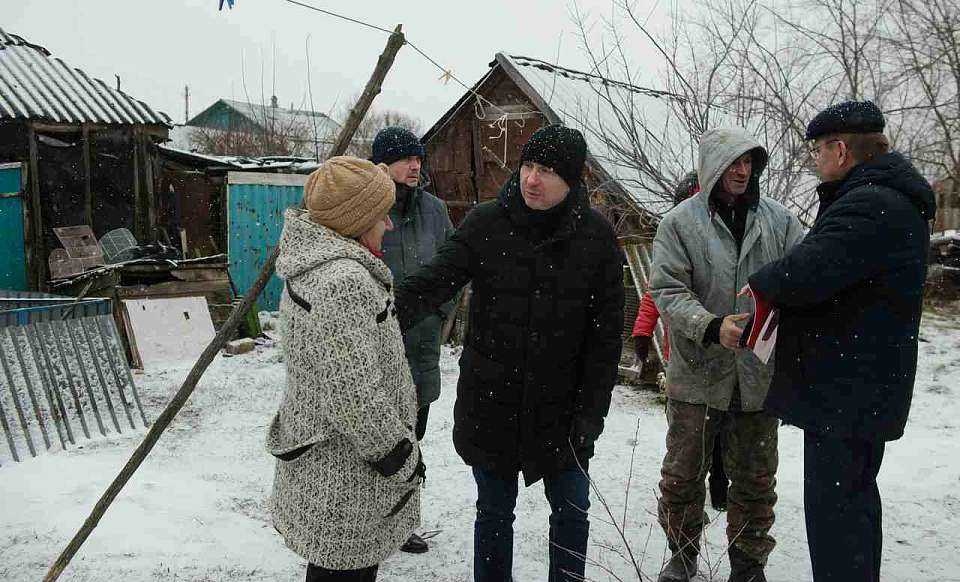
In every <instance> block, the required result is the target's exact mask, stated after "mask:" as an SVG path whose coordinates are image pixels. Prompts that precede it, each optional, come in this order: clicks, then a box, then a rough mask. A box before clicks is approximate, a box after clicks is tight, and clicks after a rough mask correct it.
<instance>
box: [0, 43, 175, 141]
mask: <svg viewBox="0 0 960 582" xmlns="http://www.w3.org/2000/svg"><path fill="white" fill-rule="evenodd" d="M4 119H34V120H43V121H50V122H54V123H71V124H73V123H99V124H107V125H160V126H166V127H169V126H170V125H171V124H170V118H169V117H167V115H166V114H165V113H162V112H158V111H154V110H153V109H151V108H150V106H149V105H147V104H146V103H144V102H143V101H139V100H137V99H134V98H133V97H131V96H129V95H127V94H126V93H124V92H123V91H119V90H117V89H113V88H111V87H110V86H109V85H107V84H106V83H104V82H103V81H101V80H100V79H94V78H92V77H89V76H87V74H86V73H84V72H83V71H81V70H80V69H74V68H72V67H70V66H69V65H67V63H65V62H64V61H62V60H61V59H58V58H56V57H53V56H51V55H50V52H49V51H48V50H47V49H45V48H43V47H42V46H40V45H36V44H33V43H30V42H28V41H26V40H25V39H24V38H23V37H21V36H18V35H15V34H9V33H7V32H6V31H4V30H3V29H0V120H4Z"/></svg>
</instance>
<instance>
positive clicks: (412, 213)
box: [370, 127, 453, 554]
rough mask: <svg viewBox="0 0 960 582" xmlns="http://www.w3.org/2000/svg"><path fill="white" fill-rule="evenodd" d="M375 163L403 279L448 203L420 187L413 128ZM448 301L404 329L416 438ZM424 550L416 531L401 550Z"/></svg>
mask: <svg viewBox="0 0 960 582" xmlns="http://www.w3.org/2000/svg"><path fill="white" fill-rule="evenodd" d="M372 150H373V151H372V154H371V156H370V161H372V162H373V163H375V164H386V166H387V173H389V174H390V177H391V178H392V179H393V182H394V185H395V186H396V190H397V201H396V203H395V204H394V205H393V207H392V208H391V209H390V220H391V221H392V222H393V230H389V231H387V232H386V233H384V235H383V260H384V262H385V263H386V264H387V266H388V267H389V268H390V272H391V273H393V280H394V281H401V280H403V278H404V277H406V276H407V275H409V274H411V273H413V272H414V271H416V270H417V269H419V268H420V267H421V266H423V265H425V264H427V263H429V262H430V260H431V259H433V257H434V255H436V254H437V249H439V248H440V245H442V244H443V243H444V242H445V241H446V240H447V238H449V237H450V234H451V233H452V232H453V224H451V223H450V215H449V214H448V213H447V205H446V204H444V203H443V201H442V200H440V199H439V198H437V197H436V196H434V195H433V194H431V193H430V192H427V191H426V190H424V189H423V188H421V187H420V168H421V164H422V163H423V158H424V156H425V155H426V150H425V149H424V147H423V144H421V143H420V139H419V138H418V137H417V136H416V135H414V134H413V132H411V131H410V130H408V129H405V128H402V127H387V128H385V129H382V130H380V131H379V132H378V133H377V135H376V137H375V138H374V140H373V148H372ZM450 307H451V306H450V304H449V303H447V304H444V305H442V306H440V308H439V309H438V310H437V311H436V312H435V313H431V314H429V315H427V316H426V317H424V318H423V320H422V321H420V322H419V323H418V324H417V325H415V326H413V327H411V328H409V329H406V330H404V332H403V344H404V348H405V349H406V354H407V362H408V363H409V365H410V372H411V374H412V375H413V383H414V385H416V387H417V406H418V408H417V426H416V434H417V440H423V435H425V434H426V432H427V416H428V414H429V412H430V403H431V402H434V401H435V400H436V399H437V398H440V325H441V322H442V318H444V317H446V316H447V315H448V314H449V311H450ZM400 549H401V550H403V551H405V552H410V553H414V554H420V553H423V552H426V551H427V550H428V549H429V548H428V546H427V543H426V542H425V541H424V540H423V538H421V537H420V536H419V535H417V534H416V533H414V534H411V536H410V539H409V540H407V542H406V543H405V544H403V546H401V548H400Z"/></svg>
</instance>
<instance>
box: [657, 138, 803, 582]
mask: <svg viewBox="0 0 960 582" xmlns="http://www.w3.org/2000/svg"><path fill="white" fill-rule="evenodd" d="M767 159H768V158H767V151H766V150H765V149H764V148H763V147H761V145H760V143H759V142H757V140H756V139H755V138H754V137H753V136H752V135H750V134H748V133H747V132H746V131H744V130H742V129H714V130H709V131H707V132H705V133H704V134H703V136H702V138H701V140H700V166H699V169H698V175H699V177H700V185H701V190H700V192H699V193H698V194H697V195H696V196H693V197H692V198H689V199H688V200H686V201H684V202H683V203H681V204H680V205H679V206H677V207H676V208H674V209H673V210H671V211H670V212H669V213H668V214H667V215H666V216H664V218H663V220H662V221H661V222H660V225H659V227H658V228H657V234H656V237H655V239H654V242H653V273H652V277H651V290H650V292H651V294H652V295H653V299H654V301H655V302H656V304H657V307H658V308H659V310H660V314H661V316H662V317H663V318H664V321H665V322H666V323H667V328H668V329H669V333H670V352H671V353H670V365H669V366H668V367H667V381H666V391H667V398H668V403H667V424H668V428H667V439H666V440H667V452H666V456H665V457H664V459H663V467H662V469H661V481H660V493H661V496H660V500H659V506H658V514H659V515H658V517H659V521H660V524H661V526H662V527H663V530H664V532H665V533H666V535H667V542H668V544H669V546H670V549H671V558H670V561H669V562H668V563H667V565H666V567H665V568H664V569H663V571H662V572H661V574H660V577H659V580H660V581H661V582H680V581H683V582H686V581H687V580H689V579H690V578H691V577H693V575H694V574H695V573H696V572H697V564H698V555H699V548H700V534H701V531H702V529H703V518H704V512H703V508H704V501H705V496H706V491H705V488H704V477H705V475H706V473H707V471H708V469H709V467H710V460H711V455H710V452H711V451H712V450H713V447H714V441H715V440H716V439H718V438H719V439H723V447H722V448H723V455H724V459H723V464H724V468H725V469H726V471H727V475H728V477H729V478H730V488H729V493H728V497H727V538H728V540H729V543H730V546H729V555H730V566H731V577H730V582H748V581H749V582H763V581H764V580H765V578H764V577H763V576H764V574H763V568H764V566H765V564H766V561H767V556H768V555H769V554H770V552H771V551H772V550H773V547H774V544H775V542H774V539H773V537H772V536H770V533H769V530H770V527H771V526H772V525H773V520H774V514H773V506H774V504H775V503H776V500H777V496H776V492H775V489H774V488H775V485H776V472H777V427H778V421H777V419H776V418H775V417H773V416H771V415H769V414H767V413H766V412H765V411H764V409H763V401H764V398H766V395H767V389H768V387H769V385H770V376H771V373H772V369H771V366H769V365H766V364H764V363H763V362H761V361H760V360H759V359H758V358H757V357H756V356H755V355H754V354H753V353H751V352H748V351H746V350H739V349H738V343H737V342H738V340H739V338H740V335H741V333H742V330H741V328H740V326H739V325H738V323H737V322H740V321H743V320H745V319H746V318H747V317H749V314H748V312H749V311H750V310H751V309H752V305H751V304H750V299H749V297H740V298H738V297H737V293H738V292H739V291H740V289H741V288H742V287H743V286H744V285H745V284H746V282H747V277H748V276H749V275H750V274H751V273H753V272H754V271H755V270H757V269H758V268H760V267H761V266H762V265H765V264H766V263H769V262H770V261H773V260H776V259H778V258H780V257H782V256H783V255H784V254H785V253H786V252H787V251H788V250H789V249H790V248H791V247H792V246H793V245H794V244H796V243H797V241H799V240H800V238H801V237H802V236H803V229H802V227H801V226H800V222H799V221H798V220H797V218H796V217H795V216H794V215H792V214H791V213H790V212H789V211H788V210H787V209H786V208H784V207H783V205H781V204H780V203H778V202H776V201H774V200H772V199H770V198H767V197H765V196H761V195H760V175H761V174H762V173H763V171H764V169H765V168H766V165H767Z"/></svg>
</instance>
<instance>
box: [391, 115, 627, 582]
mask: <svg viewBox="0 0 960 582" xmlns="http://www.w3.org/2000/svg"><path fill="white" fill-rule="evenodd" d="M586 155H587V144H586V142H585V140H584V138H583V135H582V134H581V133H580V132H579V131H577V130H575V129H571V128H567V127H563V126H561V125H549V126H547V127H544V128H541V129H539V130H537V132H536V133H534V134H533V136H532V137H531V138H530V140H529V141H528V142H527V143H526V144H525V145H524V146H523V150H522V152H521V155H520V160H519V167H518V168H517V170H516V171H515V172H514V173H513V175H512V176H511V177H510V179H509V180H507V182H506V184H504V185H503V188H502V189H501V190H500V193H499V195H498V196H497V199H496V200H491V201H489V202H484V203H483V204H480V205H478V206H477V207H476V208H474V209H473V210H471V211H470V213H469V214H468V215H467V217H466V218H465V219H464V221H463V224H461V225H460V228H458V229H457V230H456V231H455V232H454V233H453V236H452V237H451V238H450V240H449V241H447V243H446V244H445V245H444V246H442V247H441V248H440V251H439V252H438V253H437V256H436V257H435V258H434V259H433V261H431V263H430V264H429V265H427V266H425V267H424V268H423V269H421V270H419V271H417V272H416V273H415V274H414V275H412V276H410V277H407V278H406V279H404V280H403V282H401V283H400V285H399V286H398V287H397V294H396V297H397V309H398V312H399V317H400V324H401V327H407V326H410V325H412V324H414V323H416V321H417V320H418V319H420V318H422V317H423V316H424V314H429V313H433V312H435V311H436V309H437V308H438V307H439V306H440V305H441V304H443V302H445V301H448V300H449V299H450V298H451V297H453V295H454V293H456V291H457V289H459V288H460V287H462V286H463V285H464V284H466V283H467V282H471V283H472V289H473V294H472V296H471V300H470V321H469V325H468V329H469V332H468V334H467V338H466V340H465V342H464V344H465V345H464V347H463V354H462V355H461V356H460V379H459V382H458V384H457V402H456V405H455V406H454V409H453V417H454V425H453V443H454V445H455V447H456V449H457V453H458V454H459V455H460V457H461V458H462V459H463V460H464V462H466V463H467V464H468V465H470V466H471V467H472V468H473V475H474V479H475V480H476V483H477V515H476V522H475V524H474V558H473V564H474V570H473V575H474V580H476V581H477V582H504V581H506V580H510V579H511V570H512V564H513V522H514V519H515V514H514V508H515V506H516V503H517V494H518V483H517V480H518V477H519V474H521V473H522V475H523V479H524V482H525V484H526V485H528V486H529V485H532V484H534V483H536V482H537V481H540V480H541V479H542V480H543V484H544V487H543V491H544V493H545V495H546V498H547V502H548V503H549V504H550V509H551V512H550V529H549V532H550V533H549V539H550V550H549V551H550V558H549V574H548V580H550V582H571V581H574V580H583V574H584V558H585V555H586V553H587V539H588V533H589V527H590V525H589V521H588V519H587V511H588V509H589V507H590V501H589V492H590V486H589V480H588V478H587V470H588V460H589V459H590V457H591V456H592V455H593V446H594V441H596V439H597V437H599V436H600V433H601V432H602V430H603V420H604V417H605V416H606V414H607V410H608V408H609V406H610V393H611V391H612V390H613V385H614V383H615V382H616V379H617V364H618V363H619V361H620V349H621V337H620V334H621V329H622V327H623V255H622V253H621V251H620V249H619V248H618V246H617V239H616V236H615V234H614V231H613V227H612V226H611V225H610V223H609V222H607V220H606V219H605V218H603V216H602V215H601V214H600V213H598V212H597V211H596V210H593V209H591V208H590V201H589V198H588V196H587V191H586V188H585V187H584V184H583V180H582V175H583V170H584V162H585V159H586Z"/></svg>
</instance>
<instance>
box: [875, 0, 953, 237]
mask: <svg viewBox="0 0 960 582" xmlns="http://www.w3.org/2000/svg"><path fill="white" fill-rule="evenodd" d="M891 21H892V27H891V28H892V30H891V32H890V44H891V45H892V47H893V49H894V50H893V52H894V53H895V55H896V58H897V62H898V64H899V65H900V66H901V68H902V71H903V75H904V77H906V78H908V79H909V80H910V86H911V88H912V91H910V92H908V93H907V95H906V97H905V99H904V104H903V107H902V108H901V109H900V110H898V111H897V113H899V114H901V115H902V116H903V117H904V118H906V119H909V120H910V124H909V125H910V128H911V129H912V131H911V132H910V133H909V134H907V135H905V136H904V139H903V140H902V143H901V144H898V145H901V147H903V146H906V147H907V148H908V149H909V151H910V153H911V156H912V158H913V160H914V161H915V162H916V163H917V164H918V165H919V166H920V167H921V168H922V169H924V170H926V173H927V174H928V175H930V176H932V177H933V178H934V179H935V180H936V181H937V182H938V186H939V190H940V192H939V194H940V200H938V205H939V206H940V208H941V210H942V211H943V213H944V214H945V215H946V214H947V213H958V212H960V211H958V210H957V209H958V208H960V5H958V3H957V2H956V1H955V0H923V1H916V0H897V1H896V2H895V3H894V5H893V16H892V18H891ZM956 220H960V219H957V218H954V219H953V221H956ZM953 221H951V220H948V221H946V222H943V221H941V223H942V224H946V226H948V227H953V228H956V227H957V226H960V224H956V223H954V222H953Z"/></svg>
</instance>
